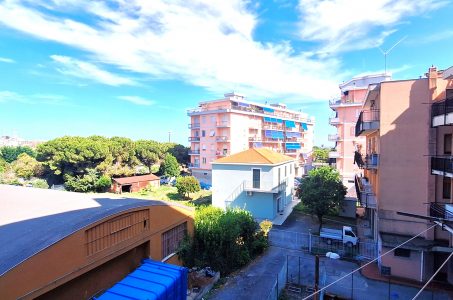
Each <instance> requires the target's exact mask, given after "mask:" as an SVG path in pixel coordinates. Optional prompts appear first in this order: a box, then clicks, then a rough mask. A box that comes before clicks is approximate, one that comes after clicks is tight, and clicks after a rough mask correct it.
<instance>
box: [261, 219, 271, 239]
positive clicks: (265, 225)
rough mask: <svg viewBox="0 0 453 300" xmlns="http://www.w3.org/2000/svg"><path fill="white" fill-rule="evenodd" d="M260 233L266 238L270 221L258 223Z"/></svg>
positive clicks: (269, 228) (269, 229)
mask: <svg viewBox="0 0 453 300" xmlns="http://www.w3.org/2000/svg"><path fill="white" fill-rule="evenodd" d="M260 228H261V231H262V232H263V234H264V236H265V237H267V235H268V234H269V231H271V229H272V221H269V220H264V221H262V222H261V223H260Z"/></svg>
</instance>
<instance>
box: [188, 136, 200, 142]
mask: <svg viewBox="0 0 453 300" xmlns="http://www.w3.org/2000/svg"><path fill="white" fill-rule="evenodd" d="M199 141H200V137H199V136H191V137H189V142H199Z"/></svg>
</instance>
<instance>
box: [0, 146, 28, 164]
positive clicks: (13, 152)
mask: <svg viewBox="0 0 453 300" xmlns="http://www.w3.org/2000/svg"><path fill="white" fill-rule="evenodd" d="M22 153H26V154H28V155H29V156H31V157H36V151H35V150H33V149H32V148H30V147H26V146H24V147H23V146H18V147H13V146H4V147H1V148H0V154H1V157H2V158H3V159H4V160H5V161H6V162H8V163H12V162H13V161H15V160H16V159H17V158H18V157H19V155H21V154H22Z"/></svg>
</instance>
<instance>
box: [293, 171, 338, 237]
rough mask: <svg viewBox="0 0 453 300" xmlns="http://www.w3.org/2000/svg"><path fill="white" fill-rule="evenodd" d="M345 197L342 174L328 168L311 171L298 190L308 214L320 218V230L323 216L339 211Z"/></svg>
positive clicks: (297, 193) (297, 194) (298, 195)
mask: <svg viewBox="0 0 453 300" xmlns="http://www.w3.org/2000/svg"><path fill="white" fill-rule="evenodd" d="M345 195H346V187H345V186H344V185H343V183H342V181H341V178H340V174H339V173H338V172H337V171H336V170H334V169H332V168H331V167H328V166H324V167H321V168H316V169H313V170H311V171H310V172H309V173H308V176H307V177H305V178H303V179H302V182H301V184H300V185H299V187H298V188H297V190H296V196H297V197H298V198H300V199H301V201H302V203H303V205H304V206H305V208H306V209H307V210H308V212H309V213H310V214H312V215H315V216H317V217H318V221H319V229H320V230H321V226H322V218H323V216H324V215H326V214H328V213H333V212H336V211H338V209H339V208H340V205H341V202H342V201H343V199H344V196H345Z"/></svg>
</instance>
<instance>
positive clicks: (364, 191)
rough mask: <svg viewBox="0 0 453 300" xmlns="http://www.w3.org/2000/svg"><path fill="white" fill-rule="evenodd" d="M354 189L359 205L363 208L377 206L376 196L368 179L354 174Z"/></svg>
mask: <svg viewBox="0 0 453 300" xmlns="http://www.w3.org/2000/svg"><path fill="white" fill-rule="evenodd" d="M354 183H355V189H356V193H357V199H358V200H359V203H360V206H362V207H365V208H374V209H376V208H377V200H376V196H375V195H374V193H373V189H372V186H371V184H370V183H369V182H368V180H367V179H366V178H364V177H359V176H357V175H356V176H355V179H354Z"/></svg>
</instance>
